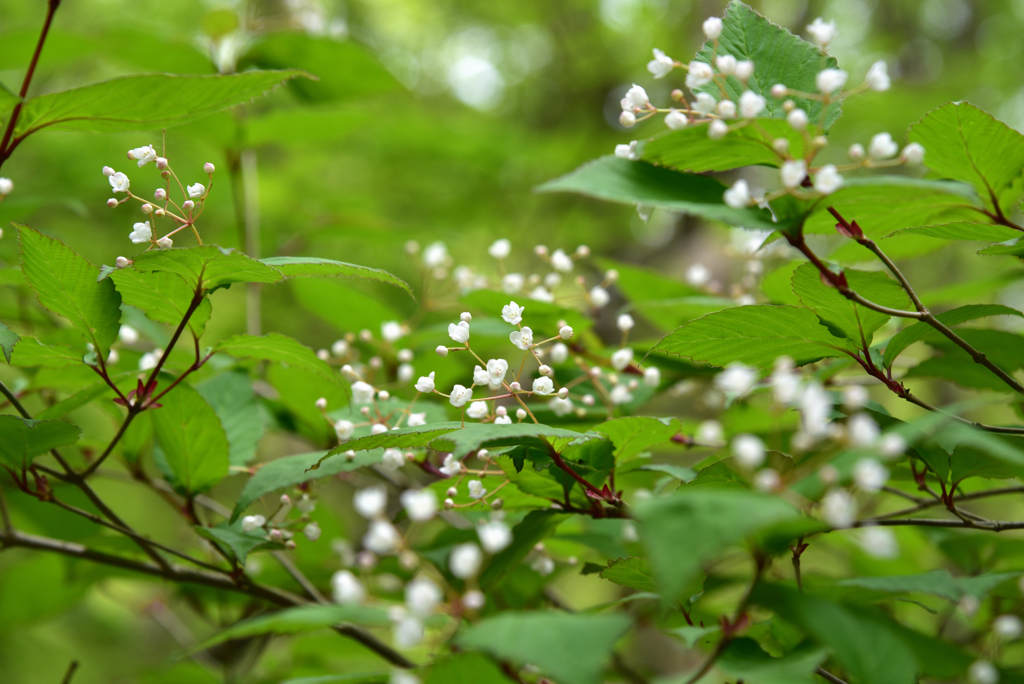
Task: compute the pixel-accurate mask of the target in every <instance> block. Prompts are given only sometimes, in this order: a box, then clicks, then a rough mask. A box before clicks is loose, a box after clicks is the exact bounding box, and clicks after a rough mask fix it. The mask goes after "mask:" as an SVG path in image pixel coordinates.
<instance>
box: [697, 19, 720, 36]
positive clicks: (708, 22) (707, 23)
mask: <svg viewBox="0 0 1024 684" xmlns="http://www.w3.org/2000/svg"><path fill="white" fill-rule="evenodd" d="M701 28H702V29H704V35H705V36H707V37H708V40H717V39H718V37H719V36H720V35H722V28H723V24H722V20H721V19H719V18H718V17H708V18H707V19H705V20H704V23H703V24H702V25H701Z"/></svg>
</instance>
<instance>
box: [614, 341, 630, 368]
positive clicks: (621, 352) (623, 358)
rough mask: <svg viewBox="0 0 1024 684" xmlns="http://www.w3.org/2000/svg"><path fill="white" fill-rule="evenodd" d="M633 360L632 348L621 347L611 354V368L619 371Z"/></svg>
mask: <svg viewBox="0 0 1024 684" xmlns="http://www.w3.org/2000/svg"><path fill="white" fill-rule="evenodd" d="M632 361H633V348H632V347H623V348H622V349H617V350H616V351H615V353H614V354H612V368H614V369H615V370H617V371H621V370H623V369H625V368H626V366H628V365H629V364H630V363H632Z"/></svg>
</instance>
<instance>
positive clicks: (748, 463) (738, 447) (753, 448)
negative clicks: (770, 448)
mask: <svg viewBox="0 0 1024 684" xmlns="http://www.w3.org/2000/svg"><path fill="white" fill-rule="evenodd" d="M732 454H733V456H735V457H736V460H737V461H739V463H740V465H742V466H743V467H744V468H756V467H757V466H759V465H761V464H762V463H764V456H765V448H764V442H762V441H761V440H760V439H759V438H758V437H757V436H755V435H736V436H735V437H734V438H733V440H732Z"/></svg>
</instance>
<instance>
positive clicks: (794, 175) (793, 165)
mask: <svg viewBox="0 0 1024 684" xmlns="http://www.w3.org/2000/svg"><path fill="white" fill-rule="evenodd" d="M779 172H780V174H781V175H782V184H783V185H785V186H786V187H787V188H796V187H799V186H800V182H801V181H803V179H804V178H806V177H807V163H806V162H805V161H804V160H803V159H796V160H791V161H787V162H783V164H782V168H781V169H780V170H779Z"/></svg>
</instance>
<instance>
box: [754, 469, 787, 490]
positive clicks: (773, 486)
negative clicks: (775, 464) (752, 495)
mask: <svg viewBox="0 0 1024 684" xmlns="http://www.w3.org/2000/svg"><path fill="white" fill-rule="evenodd" d="M780 484H782V477H781V476H780V475H779V473H778V471H776V470H774V469H773V468H764V469H763V470H759V471H757V473H756V474H755V475H754V488H755V489H757V490H758V491H759V492H774V491H775V490H777V489H778V488H779V485H780Z"/></svg>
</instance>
